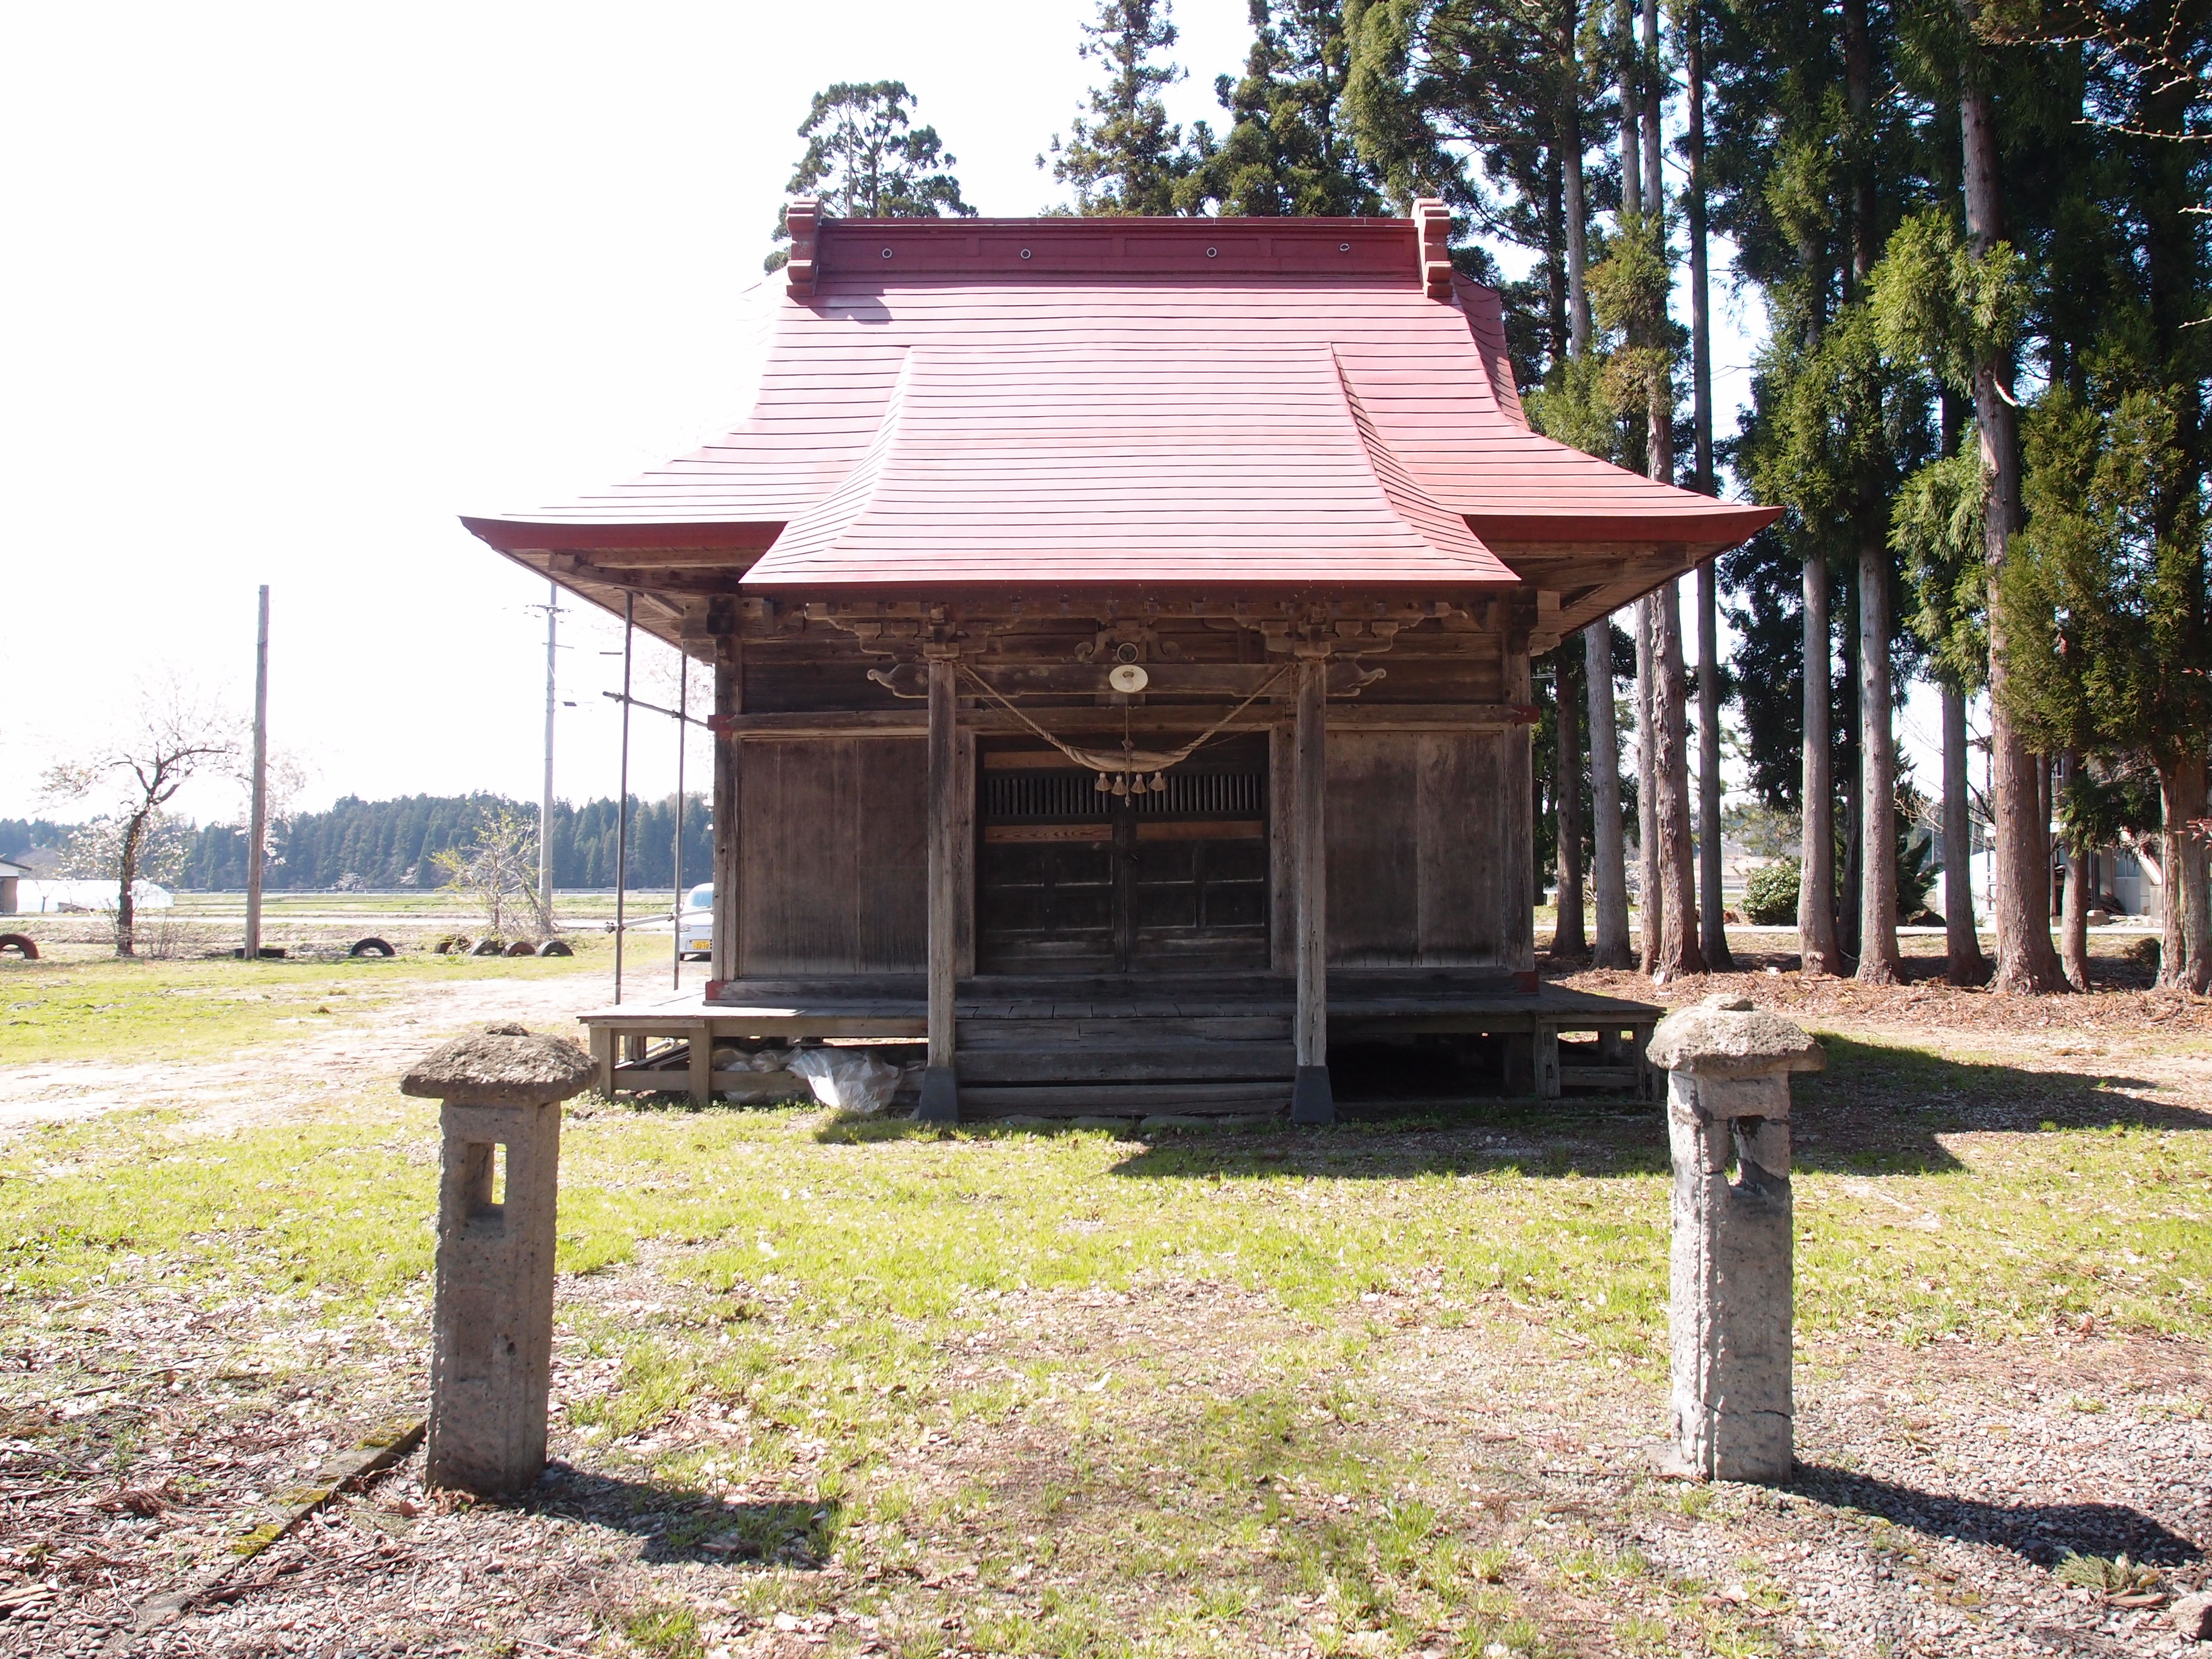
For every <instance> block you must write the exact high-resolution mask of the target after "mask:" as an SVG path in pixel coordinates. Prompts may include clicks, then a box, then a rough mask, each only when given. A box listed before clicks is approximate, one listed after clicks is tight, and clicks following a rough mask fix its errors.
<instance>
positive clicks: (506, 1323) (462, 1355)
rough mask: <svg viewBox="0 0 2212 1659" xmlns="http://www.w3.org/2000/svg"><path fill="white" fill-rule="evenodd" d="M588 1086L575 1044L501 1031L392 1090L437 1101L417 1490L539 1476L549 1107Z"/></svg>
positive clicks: (431, 1060) (547, 1276)
mask: <svg viewBox="0 0 2212 1659" xmlns="http://www.w3.org/2000/svg"><path fill="white" fill-rule="evenodd" d="M591 1079H592V1062H591V1060H589V1059H588V1058H587V1057H586V1055H585V1054H584V1052H583V1050H581V1049H580V1048H577V1047H576V1045H575V1044H574V1043H573V1042H566V1041H564V1040H563V1039H562V1038H559V1037H554V1036H532V1035H530V1033H529V1032H527V1031H526V1030H524V1029H523V1028H522V1027H521V1026H520V1025H514V1024H499V1025H487V1026H486V1027H484V1029H483V1031H482V1033H480V1034H478V1035H477V1036H465V1037H461V1038H459V1039H458V1040H457V1041H455V1042H448V1043H447V1044H446V1045H445V1046H444V1047H443V1048H437V1049H435V1050H433V1051H432V1052H431V1053H430V1054H427V1055H425V1056H424V1057H423V1058H422V1060H419V1061H417V1062H416V1066H415V1067H414V1069H413V1070H411V1071H410V1072H409V1073H407V1075H406V1076H405V1077H404V1078H403V1079H400V1084H399V1087H400V1090H401V1091H402V1092H403V1093H405V1094H410V1095H426V1096H428V1097H431V1098H433V1099H435V1100H439V1101H441V1102H443V1103H444V1106H443V1109H442V1110H441V1112H440V1114H439V1120H440V1125H441V1128H442V1130H443V1132H444V1136H445V1150H444V1158H443V1164H442V1170H441V1176H440V1179H439V1183H438V1287H437V1303H436V1308H435V1312H434V1313H433V1314H432V1316H431V1327H430V1425H429V1433H428V1452H427V1454H426V1455H427V1457H428V1467H427V1468H426V1470H425V1473H424V1475H423V1484H424V1485H425V1486H432V1487H440V1486H444V1487H454V1488H458V1489H459V1490H461V1491H463V1492H476V1493H478V1494H482V1495H490V1494H494V1493H499V1492H519V1491H520V1490H522V1489H523V1488H525V1487H526V1486H530V1485H532V1483H533V1482H534V1481H536V1480H537V1479H538V1475H539V1474H541V1473H542V1472H543V1471H544V1468H545V1401H546V1394H547V1389H548V1388H549V1386H550V1383H551V1370H552V1360H553V1243H554V1218H555V1209H556V1204H557V1201H558V1198H559V1193H560V1175H561V1103H562V1101H564V1100H566V1099H568V1097H569V1096H571V1095H574V1094H575V1093H577V1092H579V1091H580V1090H582V1089H583V1087H584V1086H585V1085H586V1084H587V1083H589V1082H590V1081H591Z"/></svg>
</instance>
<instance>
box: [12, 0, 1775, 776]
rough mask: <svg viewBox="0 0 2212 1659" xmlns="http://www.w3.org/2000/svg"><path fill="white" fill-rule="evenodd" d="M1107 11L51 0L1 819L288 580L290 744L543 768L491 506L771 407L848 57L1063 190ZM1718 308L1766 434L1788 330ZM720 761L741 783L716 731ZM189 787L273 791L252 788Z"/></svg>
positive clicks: (996, 208) (578, 672) (581, 713)
mask: <svg viewBox="0 0 2212 1659" xmlns="http://www.w3.org/2000/svg"><path fill="white" fill-rule="evenodd" d="M1092 9H1093V8H1092V4H1091V0H969V3H966V4H963V5H961V6H958V7H957V8H947V7H920V6H915V5H914V4H912V3H911V0H846V3H845V4H843V5H842V6H840V7H839V8H837V9H836V12H835V14H834V21H832V22H831V23H830V25H829V27H825V26H824V25H825V19H827V18H829V14H826V13H824V12H823V10H822V9H820V8H817V7H793V6H789V5H786V4H782V3H767V0H717V3H712V4H709V3H693V0H632V3H629V4H626V5H623V6H619V7H612V6H604V5H595V6H584V5H577V4H573V3H569V4H563V3H543V0H540V3H532V4H529V5H522V4H509V3H495V0H444V3H438V4H428V3H422V0H396V3H389V4H386V5H384V6H381V7H378V8H374V9H368V10H362V9H339V8H331V7H323V6H303V5H300V4H297V3H286V4H277V3H266V0H264V3H247V0H211V3H209V4H205V5H199V6H189V7H187V6H178V5H175V4H173V3H161V4H156V3H148V0H124V3H116V4H110V5H106V6H99V7H87V6H70V5H56V6H35V7H22V8H17V9H15V10H14V11H13V12H12V13H11V14H10V20H9V52H8V53H7V54H6V58H5V60H4V64H0V153H4V154H5V155H7V156H8V158H9V163H8V166H7V167H6V168H5V170H4V172H0V215H4V222H6V224H7V225H8V227H9V247H10V252H11V256H12V257H11V258H9V259H8V260H7V261H6V263H5V264H4V265H0V385H4V386H5V388H6V390H5V392H4V395H0V485H4V488H5V490H6V499H7V500H8V501H9V509H10V510H9V525H8V526H7V529H6V532H5V535H6V541H5V546H6V548H7V550H8V551H7V556H6V557H5V560H4V563H0V604H4V605H5V617H6V625H5V633H4V638H5V640H6V642H7V643H6V647H5V660H6V661H7V663H8V665H9V670H10V672H9V687H10V691H11V696H10V698H9V709H8V713H7V714H6V716H5V717H4V723H0V815H17V816H21V815H29V814H31V813H33V812H34V811H39V810H40V809H41V803H40V799H39V794H38V788H37V780H38V775H39V774H40V771H41V769H43V768H44V767H45V766H46V764H47V763H49V762H50V761H51V760H52V759H54V758H56V757H59V756H64V755H66V754H69V753H70V752H72V751H73V750H76V749H78V748H80V747H82V745H83V744H86V743H87V742H88V741H89V740H90V739H91V738H92V737H93V736H94V734H95V733H97V732H99V730H100V728H101V727H102V726H105V725H106V724H107V723H109V722H110V721H111V720H113V719H114V718H115V716H116V715H117V714H118V712H119V711H120V710H121V709H122V708H125V707H126V706H127V704H128V703H129V702H130V700H131V695H132V684H133V681H134V679H136V678H139V677H142V676H147V675H157V674H160V673H162V672H165V671H182V672H184V673H185V674H186V675H188V676H191V677H193V678H197V679H199V680H200V681H202V682H204V684H207V685H208V686H209V687H210V689H211V690H215V691H216V692H218V693H221V694H222V695H223V696H227V697H228V698H229V699H230V700H231V701H232V702H234V706H235V707H237V708H239V709H240V712H241V713H243V712H244V711H246V709H247V708H249V707H250V696H251V672H252V642H253V610H254V587H255V585H256V584H257V583H260V582H267V583H269V584H270V586H271V588H272V589H273V596H272V607H273V611H274V625H273V644H272V648H271V653H270V656H271V664H272V667H271V680H272V686H271V694H270V710H271V713H270V726H271V737H272V742H273V743H274V744H276V746H277V747H279V748H280V749H283V750H289V751H290V752H292V753H293V754H295V755H296V756H298V757H300V758H301V760H302V761H303V762H304V763H305V764H306V766H307V772H308V775H309V784H308V787H307V794H306V798H305V799H304V800H303V802H302V803H301V804H302V805H323V804H325V803H326V802H327V801H329V800H330V799H332V798H333V797H335V796H337V795H339V794H343V793H355V794H359V795H362V796H364V797H368V798H371V799H374V798H376V797H379V796H385V795H392V794H400V793H415V792H428V793H448V792H459V791H464V790H468V789H477V788H483V789H491V790H496V791H500V792H501V793H507V794H511V795H514V796H517V797H520V798H523V799H531V798H533V797H534V796H535V795H536V793H538V779H539V775H540V769H541V766H542V758H541V751H540V744H541V740H542V730H543V719H544V622H543V618H542V617H541V616H540V615H538V614H537V613H535V612H533V611H531V610H529V609H528V608H527V607H529V606H531V605H533V604H536V603H538V602H539V601H541V600H542V599H544V588H543V587H542V586H539V585H538V584H537V583H535V582H533V581H532V580H530V579H529V578H527V577H526V576H525V575H524V574H522V573H521V572H520V570H518V569H517V568H514V567H513V566H511V565H509V564H507V562H505V561H503V560H501V558H499V557H498V556H496V555H495V554H493V553H492V552H490V551H489V550H488V549H486V548H485V547H483V545H482V544H480V543H478V542H477V541H476V540H475V539H474V538H471V537H470V536H468V535H467V534H466V533H465V532H463V531H462V530H461V528H460V527H459V525H458V523H456V521H455V517H454V515H455V514H456V513H459V512H463V511H467V510H471V509H485V508H500V507H515V506H520V505H527V504H530V503H533V502H537V501H544V500H548V499H552V498H556V497H559V496H562V495H567V494H569V493H572V492H573V491H574V490H576V489H584V488H590V487H593V486H596V485H598V484H601V483H606V482H609V481H611V480H613V479H616V478H618V477H626V476H628V475H629V474H630V473H632V472H634V471H636V470H638V469H639V468H640V467H641V466H643V465H648V464H651V463H654V462H657V461H659V460H662V459H665V458H667V457H668V456H670V455H672V454H676V453H681V452H682V451H684V450H686V449H689V448H690V447H693V446H694V445H695V444H696V442H697V441H699V440H701V439H702V438H703V437H705V436H707V435H710V434H713V433H716V432H720V431H721V430H724V429H726V428H727V427H728V426H729V425H730V424H732V422H734V421H735V420H736V419H737V418H738V417H739V416H741V415H742V413H743V412H744V411H743V410H742V408H741V407H740V406H739V404H740V403H741V401H742V398H741V394H740V393H739V392H738V391H737V390H736V388H738V387H739V386H741V384H742V379H743V374H742V370H743V366H744V361H745V359H746V357H747V356H748V355H749V354H748V351H747V330H746V328H745V326H744V321H745V318H744V305H743V304H742V302H741V300H740V295H741V294H742V292H743V290H744V289H745V287H746V286H747V285H748V284H750V283H752V282H753V281H754V280H755V279H756V278H757V276H758V275H759V270H760V259H761V257H762V255H763V253H764V252H766V251H767V248H768V246H769V243H768V231H769V227H770V226H771V225H772V224H773V222H774V221H775V210H776V206H777V204H778V202H779V200H780V199H781V196H782V192H783V186H784V184H785V182H786V180H787V178H788V176H789V173H790V169H791V167H792V164H793V161H794V159H795V157H796V154H797V151H798V149H799V141H798V140H797V138H796V137H794V136H793V129H794V128H795V127H796V126H797V125H798V124H799V120H800V119H801V118H803V117H804V115H805V110H806V106H807V103H808V100H809V98H810V97H811V94H812V93H813V92H814V91H815V90H816V89H817V88H820V87H823V86H825V85H827V84H829V82H833V81H837V80H872V79H878V78H896V79H901V80H903V81H905V82H907V83H908V86H909V87H910V88H913V89H914V91H915V94H916V97H917V100H918V103H919V108H920V114H921V118H922V119H924V120H927V121H929V122H931V123H933V124H934V125H936V127H937V128H938V130H939V133H940V135H941V136H942V137H943V138H944V140H945V143H946V144H947V145H948V146H949V147H950V149H951V150H952V151H953V153H954V154H955V155H957V157H958V167H957V172H958V173H959V177H960V179H961V182H962V185H963V190H964V191H965V194H966V196H967V197H968V199H969V201H970V202H971V203H973V204H975V206H977V207H978V208H979V209H981V210H982V211H983V212H985V213H987V214H989V213H999V214H1022V213H1031V212H1035V211H1036V210H1039V209H1040V208H1042V207H1044V206H1046V205H1047V204H1050V203H1052V202H1053V201H1054V200H1055V199H1057V198H1058V197H1059V194H1060V192H1059V191H1058V190H1057V188H1056V187H1055V186H1054V185H1053V184H1052V183H1051V180H1050V179H1049V177H1048V175H1046V174H1044V173H1040V172H1038V171H1037V169H1036V166H1035V158H1036V155H1037V153H1038V152H1039V151H1040V150H1042V149H1044V148H1045V146H1046V144H1047V143H1048V140H1049V138H1050V137H1051V136H1052V135H1053V134H1054V132H1055V131H1064V130H1065V129H1066V125H1067V121H1068V118H1069V117H1070V116H1071V115H1072V114H1073V112H1075V111H1076V110H1077V108H1078V107H1079V102H1080V100H1081V99H1082V96H1083V94H1084V91H1085V87H1086V85H1087V84H1088V82H1089V79H1090V74H1091V69H1090V66H1089V65H1087V64H1084V63H1083V62H1081V61H1080V60H1079V59H1078V58H1077V57H1076V54H1075V47H1076V43H1077V39H1078V34H1077V24H1078V21H1079V19H1080V18H1083V17H1087V16H1089V15H1091V14H1092ZM1176 21H1177V23H1178V25H1179V26H1180V27H1181V28H1182V36H1183V38H1182V44H1181V46H1180V47H1179V48H1178V50H1177V52H1176V58H1177V61H1179V62H1180V63H1182V64H1183V65H1184V66H1185V67H1186V68H1187V69H1188V70H1189V71H1190V76H1189V78H1188V81H1186V82H1184V83H1183V84H1182V85H1181V86H1180V87H1178V88H1176V89H1175V92H1174V94H1172V97H1171V103H1172V106H1174V110H1175V113H1176V115H1177V116H1178V117H1179V118H1182V119H1185V120H1188V119H1191V118H1197V117H1200V116H1207V117H1211V118H1214V119H1215V120H1216V123H1217V126H1218V120H1219V112H1218V110H1217V109H1216V108H1214V106H1213V98H1212V80H1213V77H1214V76H1215V75H1217V74H1218V73H1222V72H1234V71H1236V70H1237V69H1239V68H1240V67H1241V65H1242V64H1243V57H1244V53H1245V50H1246V47H1247V46H1248V44H1249V27H1248V25H1247V22H1246V3H1245V0H1179V3H1178V4H1177V5H1176ZM1717 297H1719V296H1717ZM1719 310H1720V312H1721V315H1722V318H1723V322H1722V328H1721V332H1720V337H1718V338H1717V340H1716V343H1715V361H1716V362H1717V364H1719V365H1721V366H1722V367H1723V368H1724V369H1731V370H1735V371H1736V372H1735V373H1734V374H1728V375H1725V376H1724V377H1723V384H1722V386H1721V395H1720V398H1719V403H1720V406H1721V424H1722V426H1723V429H1724V430H1725V429H1727V428H1730V427H1731V426H1732V425H1733V409H1734V407H1735V403H1736V401H1737V399H1738V398H1740V396H1741V393H1742V390H1743V385H1744V377H1743V375H1742V374H1741V369H1742V368H1743V367H1744V366H1746V365H1747V364H1748V362H1749V361H1750V353H1751V347H1750V345H1749V344H1747V343H1746V342H1745V341H1744V339H1743V338H1742V337H1741V333H1740V332H1739V331H1738V328H1737V327H1736V326H1735V325H1731V324H1730V323H1729V321H1728V313H1729V304H1728V302H1727V301H1726V300H1725V299H1724V298H1723V299H1721V303H1720V306H1719ZM1753 325H1754V326H1756V321H1755V320H1754V324H1753ZM586 614H588V613H579V614H576V615H574V616H572V617H570V618H569V619H568V621H569V622H570V623H573V624H575V625H574V626H571V627H570V629H569V631H568V639H569V640H570V641H573V642H574V647H575V648H574V649H572V650H569V651H567V652H564V653H563V660H562V676H563V689H562V696H563V697H564V698H567V699H570V700H573V701H574V702H575V704H576V705H577V706H576V707H575V708H573V709H563V710H562V716H561V735H560V758H559V763H558V777H557V786H556V787H557V788H558V790H559V793H562V794H563V795H565V796H568V797H569V798H571V799H582V798H584V797H586V796H589V795H594V794H603V793H612V791H613V788H614V784H615V776H616V732H615V720H614V714H613V705H612V704H611V703H609V702H606V701H605V699H604V697H603V696H601V695H600V693H601V692H602V691H603V690H605V689H606V688H607V687H610V686H611V685H613V684H617V678H618V667H619V665H618V661H617V659H616V658H613V657H610V656H603V655H600V654H599V653H600V652H601V651H602V650H604V649H605V648H606V647H610V646H611V645H613V644H615V643H616V642H617V639H616V637H615V635H618V633H619V630H618V629H606V628H605V627H586V626H584V625H583V624H584V623H585V621H586ZM656 654H658V655H659V656H661V657H664V658H666V657H668V655H669V653H665V652H657V653H656ZM671 672H672V670H671V668H670V667H669V666H668V665H665V664H663V665H659V667H658V674H657V676H656V677H655V684H657V685H658V686H659V687H660V688H663V689H669V690H672V685H673V681H672V678H670V676H671ZM646 694H647V695H650V691H648V692H647V693H646ZM635 743H636V746H635V755H634V761H633V767H632V775H631V776H632V787H633V788H635V789H637V790H639V791H640V792H641V793H661V792H665V790H666V789H667V788H669V787H671V783H672V780H673V770H674V765H673V763H674V746H673V741H672V736H671V733H670V732H668V731H667V729H666V725H665V722H659V721H656V720H651V719H649V718H641V720H639V722H638V727H637V735H636V740H635ZM693 764H694V765H695V767H696V768H698V769H697V770H695V771H694V773H693V774H692V777H693V779H695V780H696V781H697V783H698V785H700V786H703V783H704V780H705V770H704V751H703V750H695V759H694V762H693ZM178 804H179V806H180V807H183V808H185V809H186V810H188V811H193V812H195V813H197V815H198V816H200V817H221V816H225V815H227V814H228V813H230V812H232V811H234V810H235V802H234V795H233V793H231V792H229V791H228V790H226V789H219V788H216V787H208V788H204V789H201V790H199V791H198V792H197V793H196V794H193V795H188V796H187V797H185V799H181V800H180V801H179V803H178ZM64 816H68V814H64Z"/></svg>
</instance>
